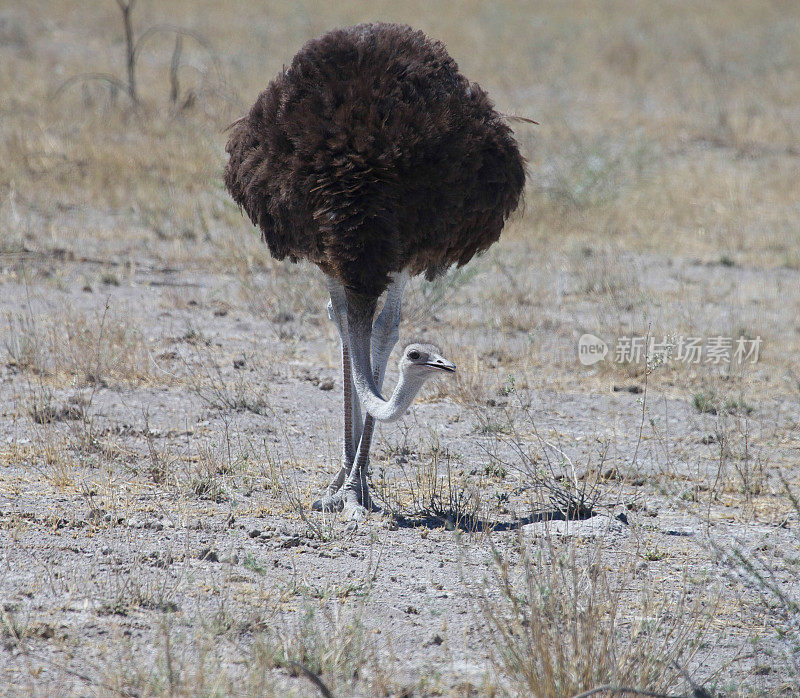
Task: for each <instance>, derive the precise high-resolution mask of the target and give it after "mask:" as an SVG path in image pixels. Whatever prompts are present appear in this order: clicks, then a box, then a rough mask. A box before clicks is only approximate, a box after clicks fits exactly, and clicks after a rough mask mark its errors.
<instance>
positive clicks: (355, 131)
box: [225, 23, 525, 298]
mask: <svg viewBox="0 0 800 698" xmlns="http://www.w3.org/2000/svg"><path fill="white" fill-rule="evenodd" d="M226 150H227V152H228V153H229V155H230V159H229V161H228V164H227V167H226V168H225V185H226V186H227V188H228V191H229V192H230V193H231V195H232V196H233V198H234V200H235V201H236V203H238V204H239V205H240V206H241V207H242V208H243V209H244V210H245V211H246V212H247V215H248V216H249V217H250V220H251V221H252V222H253V223H254V224H255V225H257V226H258V227H259V228H260V229H261V231H262V234H263V237H264V240H265V241H266V242H267V244H268V245H269V249H270V252H271V253H272V255H273V256H274V257H276V258H278V259H284V258H285V257H289V258H290V259H292V260H293V261H297V260H298V259H308V260H310V261H312V262H314V263H316V264H317V265H318V266H319V267H320V268H321V269H322V270H323V272H325V274H327V275H328V276H331V277H333V278H335V279H336V280H338V281H339V282H341V283H342V284H343V285H344V286H345V287H346V288H347V289H348V291H350V292H353V293H357V294H360V295H365V296H371V297H373V298H374V297H377V296H379V295H380V294H381V292H382V291H384V290H385V288H386V287H387V285H388V283H389V274H390V273H392V272H397V271H400V270H401V269H406V270H407V271H408V272H410V273H411V274H412V275H413V274H420V273H423V272H425V274H426V276H427V277H428V278H432V277H433V276H434V275H436V274H437V273H438V272H440V271H442V270H444V269H446V268H447V267H449V266H450V265H452V264H458V265H462V264H465V263H466V262H468V261H469V260H470V259H471V258H472V257H473V256H474V255H475V254H476V253H478V252H482V251H484V250H486V249H487V248H488V247H489V246H490V245H491V244H492V243H494V242H495V241H496V240H497V239H498V238H499V236H500V232H501V230H502V228H503V224H504V222H505V219H506V218H507V216H508V215H509V214H510V213H511V212H512V211H513V210H514V209H515V208H516V207H517V204H518V202H519V199H520V196H521V193H522V188H523V185H524V181H525V173H524V163H523V159H522V157H521V155H520V153H519V150H518V148H517V144H516V142H515V140H514V138H513V135H512V132H511V129H510V128H509V127H508V125H507V123H506V121H505V120H504V119H503V117H502V115H501V114H499V113H498V112H497V111H495V109H494V106H493V104H492V102H491V101H490V100H489V98H488V97H487V95H486V92H484V90H483V89H482V88H481V87H480V86H479V85H478V84H477V83H470V82H469V81H468V80H467V79H466V78H465V77H464V76H463V75H461V73H459V72H458V66H457V65H456V63H455V61H454V60H453V59H452V58H451V57H450V56H449V55H448V54H447V51H446V49H445V47H444V44H442V43H441V42H439V41H432V40H431V39H429V38H427V37H426V36H425V35H424V34H423V33H422V32H421V31H417V30H414V29H412V28H411V27H407V26H401V25H397V24H383V23H378V24H360V25H358V26H355V27H348V28H345V29H337V30H334V31H331V32H329V33H327V34H325V35H324V36H322V37H320V38H318V39H315V40H313V41H309V42H308V43H307V44H306V45H305V46H303V48H302V49H300V51H299V52H298V53H297V55H296V56H295V57H294V59H293V60H292V63H291V65H290V66H289V68H288V69H284V70H283V72H281V73H280V74H279V75H278V76H277V77H276V78H275V79H274V80H273V81H272V82H271V83H270V84H269V86H268V87H267V89H266V90H264V92H262V93H261V94H260V95H259V97H258V99H257V100H256V103H255V105H254V106H253V108H252V109H251V110H250V113H249V114H248V116H246V117H244V118H243V119H241V120H239V121H238V122H235V123H234V124H233V126H232V130H231V134H230V138H229V140H228V144H227V148H226Z"/></svg>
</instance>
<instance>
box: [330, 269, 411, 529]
mask: <svg viewBox="0 0 800 698" xmlns="http://www.w3.org/2000/svg"><path fill="white" fill-rule="evenodd" d="M407 281H408V274H407V273H406V272H400V273H399V274H398V275H396V276H395V278H394V280H393V282H392V285H391V286H390V287H389V289H388V291H387V292H386V301H385V302H384V304H383V308H382V309H381V312H380V315H378V318H377V319H376V320H375V324H374V325H373V326H372V368H373V370H374V372H375V385H376V386H377V387H378V390H381V389H382V388H383V379H384V377H385V375H386V365H387V364H388V363H389V357H390V356H391V354H392V350H393V349H394V346H395V344H397V340H398V339H400V315H401V309H402V301H403V290H404V289H405V285H406V282H407ZM356 399H358V398H356ZM374 430H375V418H374V417H373V416H372V415H371V414H367V416H366V419H365V420H364V428H363V430H362V432H361V439H360V440H359V442H358V452H357V453H356V456H355V462H354V464H353V468H352V470H351V471H350V473H349V477H348V478H347V482H346V483H345V485H344V488H343V489H344V490H346V491H354V492H355V493H356V494H357V498H358V500H359V501H358V502H357V503H355V505H354V506H353V507H352V510H351V512H350V516H351V518H361V517H362V516H363V515H364V514H365V513H366V512H368V511H370V510H371V509H372V508H373V504H372V498H371V497H370V493H369V484H368V483H367V475H368V473H369V447H370V444H371V443H372V434H373V432H374ZM345 496H346V493H345ZM351 499H352V498H351ZM358 505H360V506H358Z"/></svg>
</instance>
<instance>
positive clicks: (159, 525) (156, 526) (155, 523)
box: [150, 521, 164, 531]
mask: <svg viewBox="0 0 800 698" xmlns="http://www.w3.org/2000/svg"><path fill="white" fill-rule="evenodd" d="M150 528H152V529H153V530H154V531H163V530H164V524H163V523H161V522H160V521H153V523H151V524H150Z"/></svg>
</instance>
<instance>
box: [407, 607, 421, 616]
mask: <svg viewBox="0 0 800 698" xmlns="http://www.w3.org/2000/svg"><path fill="white" fill-rule="evenodd" d="M405 612H406V613H408V614H409V615H412V616H418V615H419V609H417V608H415V607H414V606H406V609H405Z"/></svg>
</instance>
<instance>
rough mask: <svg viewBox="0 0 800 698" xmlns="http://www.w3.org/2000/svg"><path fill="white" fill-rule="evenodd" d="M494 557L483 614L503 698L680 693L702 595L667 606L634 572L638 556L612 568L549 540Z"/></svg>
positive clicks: (571, 545) (592, 554)
mask: <svg viewBox="0 0 800 698" xmlns="http://www.w3.org/2000/svg"><path fill="white" fill-rule="evenodd" d="M494 555H495V568H494V570H493V572H494V574H493V576H492V577H491V578H490V579H489V580H487V581H486V582H485V585H486V586H485V588H484V590H483V591H482V593H481V594H480V595H479V597H478V604H479V607H480V609H481V611H482V613H483V616H484V618H485V620H486V622H487V625H488V627H489V628H490V637H491V638H492V656H493V660H494V662H495V668H496V671H497V676H498V680H499V683H500V686H501V687H502V688H503V689H504V692H505V691H507V692H508V693H509V694H511V695H535V696H542V697H543V698H557V697H559V696H572V695H577V694H579V693H582V692H583V691H588V690H591V689H593V688H596V687H598V686H601V685H603V686H609V687H613V688H617V689H619V688H622V687H634V688H635V687H642V686H646V687H647V689H648V690H651V691H658V692H661V693H669V692H671V691H673V690H675V689H677V688H679V686H681V685H682V684H683V680H682V676H681V674H680V671H679V670H678V669H677V666H682V665H684V664H686V663H688V662H689V661H691V659H692V656H693V655H694V653H695V652H696V651H697V650H698V647H699V645H700V643H701V640H702V639H703V636H704V634H705V633H706V632H707V630H708V624H709V620H710V615H711V611H710V610H709V609H708V608H706V607H704V604H703V601H702V600H701V597H702V594H701V596H700V597H696V598H695V599H692V596H693V592H692V591H691V590H689V589H687V588H685V587H684V589H683V590H681V591H678V592H677V593H676V594H675V595H674V596H673V597H672V598H670V595H669V594H668V593H665V592H664V591H663V590H661V589H660V588H659V586H658V585H657V584H655V583H654V581H653V580H650V579H648V578H647V575H646V574H642V573H641V572H638V571H637V562H638V560H637V557H636V556H633V555H631V554H630V553H628V555H627V556H626V555H625V554H623V555H622V556H621V557H620V556H619V555H618V554H617V555H615V556H614V559H613V561H611V560H606V559H605V555H606V553H605V551H604V546H603V545H602V544H600V543H597V544H592V543H590V544H589V545H588V549H587V546H580V545H579V543H577V542H575V541H567V542H564V541H563V540H559V539H558V537H557V536H555V535H550V534H549V533H545V534H544V535H541V536H540V537H539V538H537V539H536V540H534V541H529V540H526V537H525V536H524V535H523V534H520V536H519V538H518V540H517V541H516V546H515V551H514V553H509V554H503V553H501V552H500V551H498V550H495V552H494ZM685 584H686V580H684V585H685ZM632 587H633V588H636V589H637V590H638V596H634V598H631V597H632V596H633V595H632V594H631V591H630V590H631V588H632ZM709 598H710V595H709ZM676 665H677V666H676Z"/></svg>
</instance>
